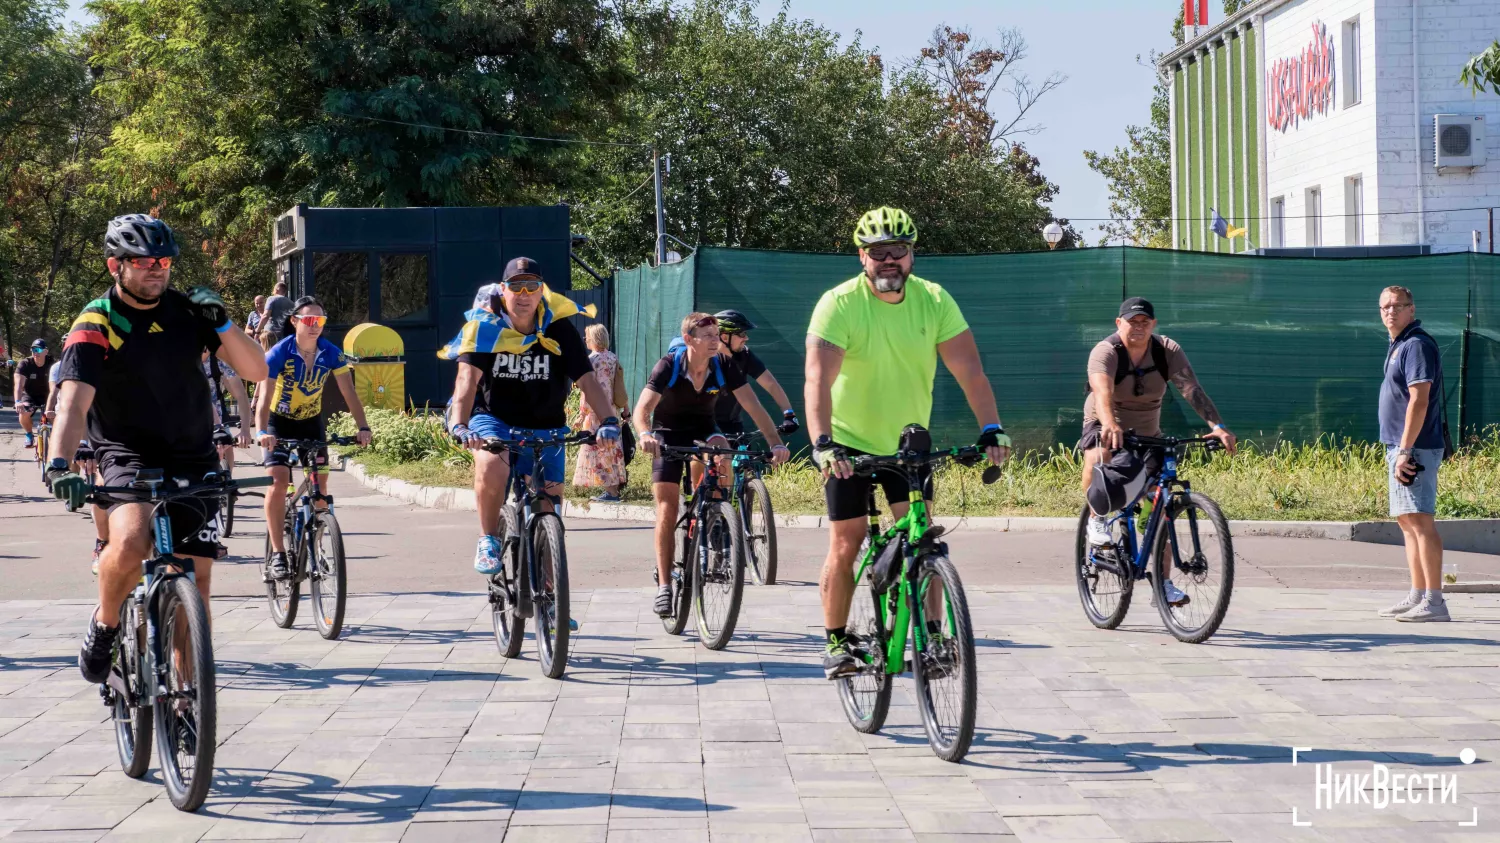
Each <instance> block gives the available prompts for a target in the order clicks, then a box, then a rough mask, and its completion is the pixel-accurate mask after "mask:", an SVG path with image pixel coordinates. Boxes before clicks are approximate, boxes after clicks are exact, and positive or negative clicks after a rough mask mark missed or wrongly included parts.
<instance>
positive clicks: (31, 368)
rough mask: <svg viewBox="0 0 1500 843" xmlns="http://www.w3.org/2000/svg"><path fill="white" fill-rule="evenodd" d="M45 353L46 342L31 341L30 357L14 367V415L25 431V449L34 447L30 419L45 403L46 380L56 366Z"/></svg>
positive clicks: (49, 355) (34, 438)
mask: <svg viewBox="0 0 1500 843" xmlns="http://www.w3.org/2000/svg"><path fill="white" fill-rule="evenodd" d="M56 362H57V361H56V360H54V359H52V355H51V354H48V353H47V341H46V340H44V339H42V338H41V337H37V338H36V339H34V340H32V341H31V356H30V357H27V358H24V359H23V360H21V363H20V365H18V366H16V374H15V379H14V380H15V387H16V394H15V399H16V415H17V416H19V417H20V419H21V429H22V430H24V431H26V447H28V448H31V447H35V446H36V435H35V434H34V433H32V432H31V417H32V415H33V414H35V413H36V412H37V411H38V410H41V409H42V408H43V407H44V406H45V405H46V403H47V380H48V375H49V374H50V373H51V371H52V367H53V365H54V364H56Z"/></svg>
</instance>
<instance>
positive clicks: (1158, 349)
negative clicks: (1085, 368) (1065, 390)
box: [1083, 333, 1169, 395]
mask: <svg viewBox="0 0 1500 843" xmlns="http://www.w3.org/2000/svg"><path fill="white" fill-rule="evenodd" d="M1104 341H1105V342H1107V343H1109V344H1110V345H1112V346H1114V347H1115V386H1119V385H1120V382H1121V381H1123V380H1125V378H1126V377H1128V376H1130V375H1132V374H1134V375H1144V374H1146V373H1147V372H1161V377H1162V380H1169V379H1168V377H1167V371H1168V370H1167V346H1166V344H1165V343H1163V342H1162V341H1161V340H1160V339H1158V338H1157V336H1156V334H1152V335H1151V365H1150V366H1148V367H1146V368H1144V369H1136V367H1135V365H1134V364H1132V363H1131V362H1130V350H1129V349H1127V348H1126V347H1125V341H1124V340H1122V339H1120V335H1119V334H1118V333H1114V334H1110V335H1109V336H1108V337H1106V338H1105V340H1104ZM1093 391H1094V388H1093V387H1092V386H1090V385H1089V383H1088V379H1087V378H1085V379H1084V385H1083V392H1084V394H1085V395H1087V394H1089V393H1091V392H1093Z"/></svg>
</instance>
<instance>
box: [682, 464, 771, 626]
mask: <svg viewBox="0 0 1500 843" xmlns="http://www.w3.org/2000/svg"><path fill="white" fill-rule="evenodd" d="M661 453H662V456H663V457H665V456H667V455H670V454H679V455H682V456H685V457H689V458H691V459H697V460H699V461H701V462H702V463H703V477H702V478H700V479H699V481H698V486H697V488H696V489H694V490H693V495H692V497H691V498H690V499H689V500H688V502H687V503H688V505H687V506H686V507H684V511H683V512H682V514H681V515H680V516H678V519H677V524H676V533H677V536H678V540H677V557H676V558H675V559H673V560H672V572H671V582H669V583H668V586H670V588H671V590H672V614H670V615H668V616H666V617H664V618H662V621H661V622H662V626H663V627H665V628H666V630H667V632H668V633H670V634H672V635H680V634H682V630H683V629H684V628H685V627H686V626H687V617H688V611H689V609H691V608H692V606H693V604H695V603H696V604H697V607H698V610H697V616H698V637H699V639H700V640H702V642H703V646H705V647H707V648H708V649H710V650H722V649H724V647H725V645H727V644H728V643H729V639H730V638H731V637H732V636H733V635H734V627H735V624H737V623H738V622H739V615H740V599H741V598H742V597H743V596H744V591H745V528H744V524H743V522H741V521H740V517H739V516H738V515H737V514H736V513H735V511H734V507H733V506H732V505H731V504H730V501H729V499H728V496H727V495H726V494H725V491H724V489H723V488H722V487H721V486H720V485H719V468H718V460H715V459H713V457H716V456H724V455H728V456H744V455H746V454H749V455H750V456H751V458H753V459H769V458H770V454H769V453H768V452H765V451H749V452H747V451H742V450H739V449H737V448H714V447H710V446H707V445H695V446H690V447H678V446H673V445H662V446H661Z"/></svg>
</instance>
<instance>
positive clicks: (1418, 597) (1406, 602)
mask: <svg viewBox="0 0 1500 843" xmlns="http://www.w3.org/2000/svg"><path fill="white" fill-rule="evenodd" d="M1421 602H1422V592H1421V591H1418V590H1417V589H1415V588H1414V589H1412V590H1411V591H1410V592H1408V593H1407V595H1406V596H1405V597H1403V598H1401V602H1399V603H1396V604H1394V605H1391V606H1388V607H1386V608H1384V609H1381V610H1380V612H1379V613H1378V614H1379V615H1380V617H1382V618H1394V617H1396V616H1398V615H1404V614H1406V613H1407V612H1410V611H1411V610H1412V609H1415V608H1417V604H1418V603H1421Z"/></svg>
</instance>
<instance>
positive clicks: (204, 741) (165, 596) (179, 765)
mask: <svg viewBox="0 0 1500 843" xmlns="http://www.w3.org/2000/svg"><path fill="white" fill-rule="evenodd" d="M158 599H159V600H160V603H159V604H158V605H159V606H160V617H161V619H162V625H161V640H162V642H163V651H164V652H165V654H166V656H165V658H166V661H167V664H166V665H165V667H166V668H167V688H168V691H169V695H168V696H163V697H158V698H157V699H156V700H155V702H154V703H153V705H152V709H153V711H154V712H155V715H156V718H155V719H156V723H155V726H156V754H157V758H158V760H159V761H160V763H161V778H162V782H163V783H164V784H165V785H166V786H167V797H168V798H169V799H171V800H172V804H173V805H174V806H175V807H176V808H177V810H179V811H188V812H191V811H196V810H198V808H199V807H200V806H202V805H203V800H204V799H205V798H207V797H208V789H209V786H210V785H211V784H213V769H214V750H215V748H216V745H217V742H218V741H217V721H218V706H217V704H216V699H215V677H214V654H213V639H212V637H211V636H210V634H209V629H208V612H207V611H206V610H205V609H204V607H203V598H202V597H201V596H200V595H199V594H198V586H197V585H196V584H195V583H193V582H192V581H191V580H189V579H188V578H187V577H173V578H172V580H171V582H170V583H168V584H167V587H166V588H163V589H162V593H161V596H160V597H159V598H158ZM179 630H180V631H179ZM179 636H180V640H181V642H182V643H183V644H184V645H186V646H185V648H183V649H181V650H179V645H178V641H179ZM179 653H180V655H179ZM184 664H187V665H191V669H192V673H191V677H190V680H191V695H184V696H182V697H179V696H177V695H178V694H179V693H182V686H183V684H184V682H183V679H182V676H181V673H180V671H181V669H182V667H181V666H182V665H184ZM179 700H182V701H185V702H186V703H187V706H186V708H185V710H179V708H181V706H180V705H179ZM189 712H190V713H191V714H192V718H191V720H189V719H188V718H186V717H183V716H182V715H183V714H186V713H189ZM189 736H191V738H189ZM185 761H190V762H191V769H186V768H185V765H184V762H185Z"/></svg>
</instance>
